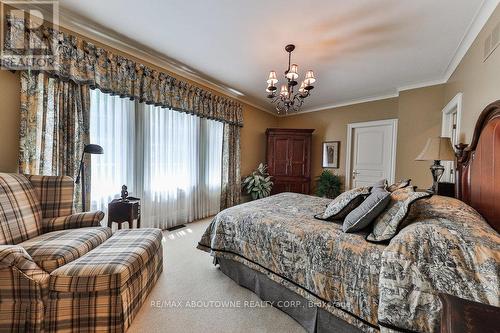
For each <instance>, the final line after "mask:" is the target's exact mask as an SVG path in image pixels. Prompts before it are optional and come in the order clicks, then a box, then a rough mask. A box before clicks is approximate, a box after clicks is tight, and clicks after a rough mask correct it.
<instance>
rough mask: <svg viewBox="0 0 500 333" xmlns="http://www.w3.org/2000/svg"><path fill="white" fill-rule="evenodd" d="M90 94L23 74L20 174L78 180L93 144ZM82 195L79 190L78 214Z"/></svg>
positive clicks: (85, 88) (64, 83)
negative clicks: (89, 145)
mask: <svg viewBox="0 0 500 333" xmlns="http://www.w3.org/2000/svg"><path fill="white" fill-rule="evenodd" d="M89 93H90V92H89V87H88V85H79V84H76V83H74V82H72V81H61V80H58V79H54V78H51V77H49V76H48V75H47V74H45V73H35V72H30V71H22V72H21V122H20V142H19V143H20V153H19V172H21V173H27V174H35V175H38V174H39V175H68V176H70V177H72V178H73V179H76V176H77V174H78V167H79V162H80V158H81V154H82V151H83V147H84V145H85V144H87V143H89V116H90V94H89ZM88 171H90V170H88ZM89 175H90V172H87V177H88V176H89ZM87 180H88V178H87ZM86 183H87V184H89V182H88V181H87V182H86ZM80 193H81V189H80V188H76V191H75V196H76V198H75V199H76V200H75V205H76V206H77V207H76V208H77V209H78V210H80V209H81V207H80V205H81V203H80V202H81V200H80V199H79V198H80Z"/></svg>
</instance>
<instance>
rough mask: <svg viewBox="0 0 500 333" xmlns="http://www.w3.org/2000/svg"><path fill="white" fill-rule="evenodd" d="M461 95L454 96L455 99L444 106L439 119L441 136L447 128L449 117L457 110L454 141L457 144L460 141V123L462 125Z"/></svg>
mask: <svg viewBox="0 0 500 333" xmlns="http://www.w3.org/2000/svg"><path fill="white" fill-rule="evenodd" d="M462 96H463V94H462V93H458V94H456V95H455V97H453V98H452V100H451V101H449V102H448V104H446V106H445V107H444V108H443V111H441V112H442V118H441V135H443V134H444V132H445V131H446V129H447V128H448V126H449V121H450V117H449V115H450V114H451V113H452V111H453V110H455V109H457V128H456V138H455V139H456V140H457V143H458V142H459V141H460V130H461V128H460V127H461V123H462Z"/></svg>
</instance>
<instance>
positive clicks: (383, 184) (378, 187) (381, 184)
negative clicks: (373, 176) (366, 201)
mask: <svg viewBox="0 0 500 333" xmlns="http://www.w3.org/2000/svg"><path fill="white" fill-rule="evenodd" d="M386 188H387V179H381V180H379V181H378V182H376V183H375V184H374V185H373V187H372V190H371V192H372V193H373V192H377V191H383V192H386V191H387V190H386Z"/></svg>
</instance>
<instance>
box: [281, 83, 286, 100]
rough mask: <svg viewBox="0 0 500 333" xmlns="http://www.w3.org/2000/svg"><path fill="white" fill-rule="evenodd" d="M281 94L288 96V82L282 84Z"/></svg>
mask: <svg viewBox="0 0 500 333" xmlns="http://www.w3.org/2000/svg"><path fill="white" fill-rule="evenodd" d="M280 95H281V96H283V97H287V96H288V87H287V86H286V84H284V85H282V86H281V90H280Z"/></svg>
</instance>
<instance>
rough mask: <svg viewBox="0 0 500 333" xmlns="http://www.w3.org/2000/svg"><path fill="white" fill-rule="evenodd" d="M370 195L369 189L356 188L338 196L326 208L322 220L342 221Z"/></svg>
mask: <svg viewBox="0 0 500 333" xmlns="http://www.w3.org/2000/svg"><path fill="white" fill-rule="evenodd" d="M369 194H370V187H358V188H355V189H352V190H350V191H346V192H344V193H342V194H340V195H339V196H338V197H336V198H335V199H333V201H332V202H331V203H330V204H329V205H328V206H327V207H326V209H325V211H324V212H323V215H321V216H320V218H321V219H323V220H343V219H344V218H345V217H346V216H347V214H349V213H350V212H351V211H352V210H353V209H354V208H356V207H358V206H359V205H360V204H361V203H362V202H363V200H365V198H366V196H368V195H369Z"/></svg>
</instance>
